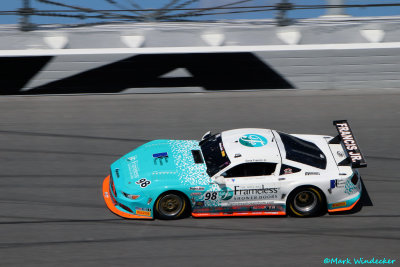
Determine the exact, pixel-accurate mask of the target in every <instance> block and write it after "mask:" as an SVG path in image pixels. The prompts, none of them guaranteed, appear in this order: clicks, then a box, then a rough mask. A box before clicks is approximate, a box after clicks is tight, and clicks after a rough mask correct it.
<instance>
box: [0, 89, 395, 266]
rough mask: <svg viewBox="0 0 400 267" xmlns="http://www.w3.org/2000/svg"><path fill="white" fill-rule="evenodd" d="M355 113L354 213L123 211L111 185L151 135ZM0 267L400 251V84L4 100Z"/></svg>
mask: <svg viewBox="0 0 400 267" xmlns="http://www.w3.org/2000/svg"><path fill="white" fill-rule="evenodd" d="M335 119H348V120H349V121H350V123H351V126H352V128H353V131H354V132H355V135H356V137H357V139H358V142H359V144H360V146H361V149H362V151H363V152H364V154H365V156H366V157H367V161H368V164H369V166H368V168H366V169H361V173H362V177H363V181H364V185H365V189H366V192H367V194H365V195H364V196H363V203H364V206H362V207H361V209H360V208H359V209H358V210H356V211H355V212H353V213H350V214H338V215H329V214H326V215H325V216H322V217H317V218H308V219H299V218H291V217H279V218H274V217H258V218H219V219H218V218H213V219H193V218H187V219H183V220H177V221H161V220H153V221H138V220H136V221H135V220H124V219H121V218H119V217H117V216H115V215H114V214H112V213H110V212H109V211H108V209H107V208H106V207H105V204H104V202H103V198H102V192H101V184H102V181H103V179H104V177H105V176H106V175H107V173H108V169H109V165H110V163H112V162H113V161H114V160H116V159H117V158H118V157H120V156H121V155H123V154H125V153H127V152H128V151H130V150H132V149H134V148H135V147H137V146H139V145H141V144H143V143H145V142H147V141H149V140H152V139H159V138H170V139H199V138H200V136H202V134H203V133H204V132H206V131H207V130H212V131H213V132H216V131H221V130H227V129H232V128H242V127H260V128H271V129H279V130H282V131H286V132H289V133H316V134H329V135H334V134H336V130H335V129H334V127H333V126H332V121H333V120H335ZM0 122H1V129H0V158H1V161H0V166H1V167H0V170H1V171H0V265H1V266H321V265H324V263H323V261H324V259H325V258H338V259H346V258H349V259H350V260H353V258H360V257H362V258H364V259H371V258H373V257H375V259H376V258H379V259H380V258H386V259H388V258H390V259H395V260H397V261H396V262H395V263H397V264H398V262H399V261H400V257H399V251H400V207H399V203H400V194H399V192H400V174H399V171H400V144H399V141H398V140H399V137H400V90H376V91H362V90H351V91H290V90H288V91H267V92H224V93H205V94H202V93H196V94H192V93H188V94H158V95H135V94H125V95H80V96H25V97H12V96H10V97H1V98H0Z"/></svg>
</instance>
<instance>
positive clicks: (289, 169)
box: [279, 164, 301, 175]
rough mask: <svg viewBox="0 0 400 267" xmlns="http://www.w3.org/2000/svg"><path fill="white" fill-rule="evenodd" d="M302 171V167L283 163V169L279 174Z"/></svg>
mask: <svg viewBox="0 0 400 267" xmlns="http://www.w3.org/2000/svg"><path fill="white" fill-rule="evenodd" d="M299 171H301V169H299V168H296V167H292V166H289V165H286V164H282V167H281V170H280V172H279V175H284V174H292V173H296V172H299Z"/></svg>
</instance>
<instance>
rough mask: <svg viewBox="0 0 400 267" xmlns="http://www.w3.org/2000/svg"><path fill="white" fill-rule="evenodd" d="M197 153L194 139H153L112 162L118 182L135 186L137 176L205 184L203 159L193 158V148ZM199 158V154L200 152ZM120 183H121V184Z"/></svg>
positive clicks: (114, 175)
mask: <svg viewBox="0 0 400 267" xmlns="http://www.w3.org/2000/svg"><path fill="white" fill-rule="evenodd" d="M196 150H197V153H200V155H201V151H200V147H199V142H198V141H196V140H155V141H151V142H149V143H146V144H144V145H142V146H140V147H138V148H137V149H135V150H133V151H131V152H129V153H128V154H126V155H125V156H123V157H122V158H120V159H119V160H117V161H116V162H114V163H113V164H112V165H111V172H112V174H113V177H117V179H114V181H115V180H118V182H117V181H115V182H117V183H119V184H120V183H122V184H123V185H124V186H127V187H134V186H136V187H137V185H136V182H139V180H140V179H144V178H145V179H146V180H149V181H151V183H154V182H164V183H165V184H167V183H166V182H167V181H168V184H171V183H181V184H187V185H193V184H196V185H197V184H207V183H209V176H208V175H207V172H206V170H207V168H206V165H205V164H204V162H199V161H197V162H198V163H196V162H195V159H194V157H193V153H192V151H196ZM201 159H202V155H201ZM122 184H120V185H122Z"/></svg>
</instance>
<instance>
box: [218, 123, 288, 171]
mask: <svg viewBox="0 0 400 267" xmlns="http://www.w3.org/2000/svg"><path fill="white" fill-rule="evenodd" d="M221 136H222V143H223V145H224V148H225V152H226V153H227V155H228V157H229V159H230V160H231V163H233V164H234V165H236V164H239V163H245V162H274V163H279V162H281V156H280V153H279V149H278V146H277V144H276V139H275V137H274V133H273V131H272V130H269V129H258V128H244V129H235V130H229V131H224V132H222V133H221Z"/></svg>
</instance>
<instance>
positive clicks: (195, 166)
mask: <svg viewBox="0 0 400 267" xmlns="http://www.w3.org/2000/svg"><path fill="white" fill-rule="evenodd" d="M334 125H335V126H336V128H337V130H338V132H339V134H338V135H337V136H336V137H332V136H324V135H299V134H286V133H283V132H278V131H274V130H268V129H236V130H229V131H224V132H222V133H219V134H215V135H211V134H210V132H208V133H206V134H205V135H204V136H203V138H202V140H201V141H196V140H155V141H151V142H148V143H146V144H144V145H142V146H140V147H138V148H136V149H135V150H133V151H131V152H129V153H128V154H126V155H125V156H123V157H122V158H120V159H118V160H117V161H116V162H114V163H113V164H112V165H111V172H110V175H109V176H108V177H106V178H105V180H104V182H103V197H104V200H105V202H106V204H107V207H108V208H109V209H110V210H111V211H112V212H114V213H115V214H117V215H119V216H121V217H124V218H134V219H153V218H160V219H177V218H182V217H185V216H189V215H192V216H193V217H213V216H260V215H261V216H262V215H286V214H290V215H294V216H316V215H319V214H323V213H324V212H326V210H328V211H329V212H337V211H345V210H350V209H352V208H353V207H354V206H355V205H356V203H357V202H358V201H359V199H360V195H361V188H362V187H361V179H360V175H359V173H358V171H357V170H356V168H360V167H366V163H365V159H364V157H363V155H362V154H361V152H360V149H359V147H358V144H357V142H356V140H355V138H354V136H353V133H352V131H351V129H350V126H349V124H348V122H347V121H345V120H343V121H335V122H334Z"/></svg>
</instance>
